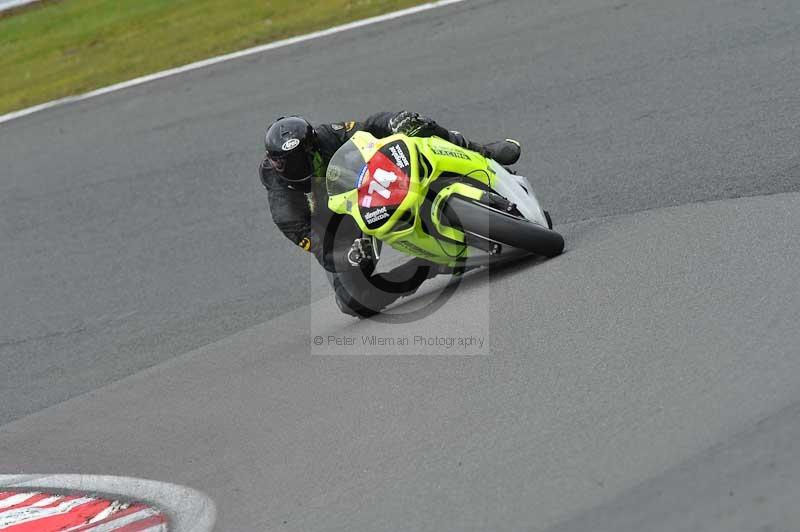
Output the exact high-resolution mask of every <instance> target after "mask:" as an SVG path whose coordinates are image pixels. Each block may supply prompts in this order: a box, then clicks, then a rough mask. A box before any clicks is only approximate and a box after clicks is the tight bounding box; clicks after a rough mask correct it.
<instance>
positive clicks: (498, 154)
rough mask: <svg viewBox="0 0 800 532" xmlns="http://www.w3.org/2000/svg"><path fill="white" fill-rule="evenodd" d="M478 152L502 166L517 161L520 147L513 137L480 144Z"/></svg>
mask: <svg viewBox="0 0 800 532" xmlns="http://www.w3.org/2000/svg"><path fill="white" fill-rule="evenodd" d="M481 148H482V149H481V150H479V152H480V154H481V155H483V156H484V157H488V158H489V159H494V160H495V161H497V162H498V163H500V164H502V165H503V166H509V165H512V164H514V163H516V162H517V161H519V156H520V153H522V148H521V146H520V144H519V142H517V141H516V140H514V139H506V140H499V141H497V142H491V143H489V144H485V145H483V146H481Z"/></svg>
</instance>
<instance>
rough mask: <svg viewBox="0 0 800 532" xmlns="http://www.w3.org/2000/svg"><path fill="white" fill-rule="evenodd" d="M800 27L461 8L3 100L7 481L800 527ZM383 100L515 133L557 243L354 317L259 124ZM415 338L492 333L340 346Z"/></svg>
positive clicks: (600, 520) (473, 126) (453, 521)
mask: <svg viewBox="0 0 800 532" xmlns="http://www.w3.org/2000/svg"><path fill="white" fill-rule="evenodd" d="M799 47H800V7H799V6H798V5H797V4H796V2H790V1H780V0H759V1H755V2H754V1H749V0H713V1H712V0H700V1H698V0H672V1H670V2H663V1H661V0H641V1H640V0H627V1H625V0H617V1H606V0H602V1H601V0H597V1H595V0H580V1H578V0H567V1H559V2H550V1H544V0H536V1H524V0H517V1H503V2H494V1H480V0H476V1H472V0H468V1H467V2H465V3H462V4H457V5H454V6H450V7H446V8H442V9H439V10H435V11H430V12H427V13H424V14H421V15H414V16H411V17H408V18H403V19H399V20H394V21H391V22H387V23H382V24H378V25H373V26H369V27H365V28H361V29H358V30H354V31H351V32H346V33H342V34H338V35H335V36H332V37H327V38H324V39H319V40H315V41H311V42H307V43H303V44H298V45H294V46H291V47H287V48H282V49H278V50H274V51H271V52H267V53H264V54H259V55H255V56H250V57H247V58H244V59H241V60H235V61H230V62H227V63H223V64H220V65H217V66H213V67H209V68H205V69H202V70H198V71H194V72H191V73H187V74H183V75H179V76H175V77H171V78H168V79H164V80H161V81H157V82H153V83H149V84H146V85H142V86H139V87H135V88H132V89H127V90H124V91H121V92H117V93H113V94H109V95H106V96H102V97H99V98H95V99H91V100H87V101H83V102H79V103H75V104H71V105H67V106H63V107H59V108H56V109H52V110H49V111H45V112H41V113H38V114H34V115H31V116H29V117H25V118H22V119H18V120H15V121H12V122H9V123H6V124H2V125H0V257H2V260H0V268H1V269H0V298H2V299H1V300H2V305H0V324H1V325H2V328H1V329H0V370H1V371H0V405H2V408H1V409H0V423H2V425H0V472H2V473H87V474H90V473H91V474H113V475H125V476H134V477H142V478H150V479H155V480H163V481H166V482H174V483H179V484H184V485H187V486H191V487H192V488H196V489H199V490H202V491H204V492H206V493H207V494H209V495H210V496H211V497H212V498H213V499H214V500H215V501H216V503H217V505H218V510H219V519H218V522H219V524H218V530H226V531H228V530H230V531H243V532H244V531H252V530H359V531H360V530H363V531H368V530H369V531H373V530H387V531H388V530H430V531H441V530H453V531H456V530H459V531H460V530H476V531H478V530H481V531H485V530H554V531H559V532H563V531H588V530H592V531H598V530H600V531H609V532H610V531H627V530H630V531H635V530H664V531H677V530H713V531H717V530H718V531H732V530H765V531H766V530H775V531H780V530H793V529H796V528H798V526H800V509H798V506H797V503H796V501H797V500H798V497H800V466H798V464H800V444H798V443H797V442H798V441H800V357H798V355H800V329H798V327H797V323H798V322H800V290H798V287H799V286H800V268H798V266H797V265H798V264H800V242H798V239H797V235H798V234H800V149H798V146H799V145H800V142H798V141H800V128H798V123H800V49H799ZM387 108H388V109H401V108H409V109H414V110H418V111H420V112H424V113H427V114H430V115H431V116H434V117H435V118H437V119H438V120H439V121H440V122H441V123H442V124H444V125H446V126H448V127H450V128H455V129H459V130H461V131H464V132H465V133H467V134H468V135H469V136H471V137H474V138H476V139H478V140H489V139H492V138H495V137H498V136H501V135H505V136H514V137H516V138H518V139H520V140H521V141H522V143H523V145H524V146H525V147H526V151H525V152H524V155H523V160H522V161H521V163H520V165H519V168H520V170H521V173H525V174H527V175H530V176H531V181H532V183H533V184H534V186H535V189H536V191H537V194H538V195H539V197H540V199H541V200H542V202H543V203H544V204H545V205H546V206H548V207H549V208H550V209H551V211H552V212H553V215H554V218H555V222H556V225H557V228H558V229H560V230H561V231H562V232H563V234H564V235H565V237H566V239H567V252H566V253H565V254H564V255H563V256H561V257H558V258H556V259H554V260H551V261H548V262H531V261H523V262H519V263H515V264H511V265H508V266H506V267H503V268H497V269H495V270H492V271H491V272H475V273H473V274H471V275H468V276H467V278H466V279H464V282H463V283H462V285H461V287H460V288H459V290H458V291H457V292H456V293H455V295H454V296H453V298H452V299H451V300H450V301H449V302H448V303H447V304H446V305H445V307H444V308H442V309H441V310H439V311H438V312H437V313H435V314H434V315H432V316H430V317H429V318H427V320H425V321H424V322H418V323H415V324H410V325H396V326H394V325H393V326H388V325H385V324H382V323H376V322H371V321H363V322H360V321H356V320H352V319H349V318H348V317H346V316H344V315H342V314H340V313H338V311H337V310H336V309H335V306H334V304H333V302H332V301H331V298H330V294H328V293H327V288H326V287H325V284H324V282H323V280H322V279H321V278H320V274H319V272H318V271H317V269H316V267H314V265H312V264H311V262H310V260H309V257H307V256H305V255H303V254H302V253H301V252H300V251H299V250H297V249H295V248H293V247H292V246H291V245H290V244H289V243H288V241H286V240H285V238H284V237H283V236H282V235H280V234H279V233H278V231H277V230H276V229H275V228H273V227H272V226H271V225H270V222H269V214H268V212H267V210H266V195H265V193H264V192H263V189H262V187H261V185H260V183H259V182H258V180H257V178H256V174H255V170H256V166H257V164H258V162H259V159H260V144H261V134H262V129H263V126H264V125H265V124H266V123H267V122H268V121H269V120H270V119H271V118H274V117H276V116H279V115H281V114H288V113H303V114H305V115H306V116H308V117H309V118H310V119H312V120H314V121H317V122H322V121H332V120H347V119H354V118H358V117H362V116H364V115H365V114H368V113H370V112H372V111H377V110H382V109H387ZM442 284H443V281H441V280H440V281H434V282H432V283H430V288H424V289H423V290H421V291H420V293H419V294H418V295H417V296H416V297H415V298H412V300H411V301H408V302H405V303H403V304H401V307H402V308H408V307H413V306H414V305H415V304H418V303H419V301H421V300H422V301H424V298H425V297H426V293H428V292H430V291H433V290H435V289H436V287H437V286H441V285H442ZM401 310H402V309H401ZM417 332H421V333H422V334H423V335H424V336H426V337H427V336H432V335H441V336H448V337H466V336H474V337H480V338H482V339H483V340H484V342H485V344H484V348H483V349H482V350H480V351H476V350H475V349H474V347H473V348H470V349H465V350H462V351H459V350H458V349H457V348H455V347H453V348H446V347H441V346H440V347H436V348H432V349H431V348H424V349H423V348H418V349H416V352H420V353H427V354H432V353H438V354H442V355H447V356H397V355H402V354H408V353H410V352H411V351H409V350H407V349H400V348H396V347H393V348H377V347H374V346H372V347H369V348H365V347H364V346H362V345H359V346H355V347H341V346H335V345H334V346H331V345H328V344H327V341H328V340H327V339H328V337H335V338H344V337H349V338H350V337H351V338H354V339H356V340H357V341H358V342H359V344H360V343H361V338H362V336H366V337H371V336H373V335H375V336H376V337H378V336H391V337H409V336H412V335H414V334H417ZM316 336H321V337H322V338H324V339H325V342H326V343H325V344H324V345H322V346H316V345H315V344H314V342H313V340H312V339H313V338H315V337H316ZM355 352H363V353H369V354H370V356H340V355H341V354H344V353H355ZM477 352H480V353H481V354H476V353H477ZM391 355H395V356H391ZM458 355H464V356H458Z"/></svg>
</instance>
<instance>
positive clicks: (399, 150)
mask: <svg viewBox="0 0 800 532" xmlns="http://www.w3.org/2000/svg"><path fill="white" fill-rule="evenodd" d="M410 170H411V165H410V163H409V152H408V148H407V147H406V145H405V144H404V143H403V142H401V141H397V142H392V143H390V144H387V145H386V146H383V147H382V148H381V149H379V150H378V151H377V152H375V155H373V156H372V158H371V159H370V160H369V162H368V163H367V164H366V165H365V166H364V167H363V168H362V169H361V173H360V174H359V176H358V181H357V183H356V186H357V188H358V209H359V212H360V213H361V218H362V219H363V220H364V223H365V224H366V226H367V227H368V228H369V229H377V228H378V227H381V226H382V225H383V224H385V223H386V221H387V220H389V218H391V216H392V214H394V213H395V211H397V208H398V207H399V206H400V204H401V203H402V202H403V200H404V199H405V198H406V196H408V186H409V182H410V179H409V172H410Z"/></svg>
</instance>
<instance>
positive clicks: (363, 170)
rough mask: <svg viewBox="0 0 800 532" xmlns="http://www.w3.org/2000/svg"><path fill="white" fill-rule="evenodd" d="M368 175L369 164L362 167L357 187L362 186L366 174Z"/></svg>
mask: <svg viewBox="0 0 800 532" xmlns="http://www.w3.org/2000/svg"><path fill="white" fill-rule="evenodd" d="M365 175H367V165H366V164H365V165H364V168H362V169H361V173H360V174H359V175H358V181H356V188H361V183H363V182H364V176H365Z"/></svg>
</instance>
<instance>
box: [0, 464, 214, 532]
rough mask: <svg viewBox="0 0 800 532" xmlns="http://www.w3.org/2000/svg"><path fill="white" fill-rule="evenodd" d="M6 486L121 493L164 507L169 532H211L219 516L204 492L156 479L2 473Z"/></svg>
mask: <svg viewBox="0 0 800 532" xmlns="http://www.w3.org/2000/svg"><path fill="white" fill-rule="evenodd" d="M3 488H11V491H13V490H15V489H19V488H33V489H34V490H36V489H41V490H64V491H76V492H81V493H100V494H103V495H111V494H113V495H118V496H121V497H124V498H126V499H130V500H135V501H139V502H142V503H145V504H150V505H152V506H153V507H154V508H156V509H160V510H163V511H164V512H165V513H166V514H167V516H168V517H169V520H170V525H169V530H170V532H211V530H213V528H214V522H215V521H216V518H217V510H216V506H215V505H214V502H213V501H212V500H211V499H210V498H209V497H208V496H207V495H205V494H204V493H201V492H199V491H197V490H194V489H191V488H187V487H185V486H179V485H177V484H168V483H166V482H156V481H154V480H143V479H138V478H129V477H112V476H103V475H0V491H3ZM33 493H34V492H27V493H23V494H20V495H13V496H12V497H10V498H8V499H4V500H3V501H2V502H3V503H4V504H5V505H6V506H9V502H8V501H12V502H13V503H19V502H22V501H24V500H26V499H29V498H30V497H31V496H32V495H33ZM73 502H74V501H73ZM12 505H13V504H12Z"/></svg>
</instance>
